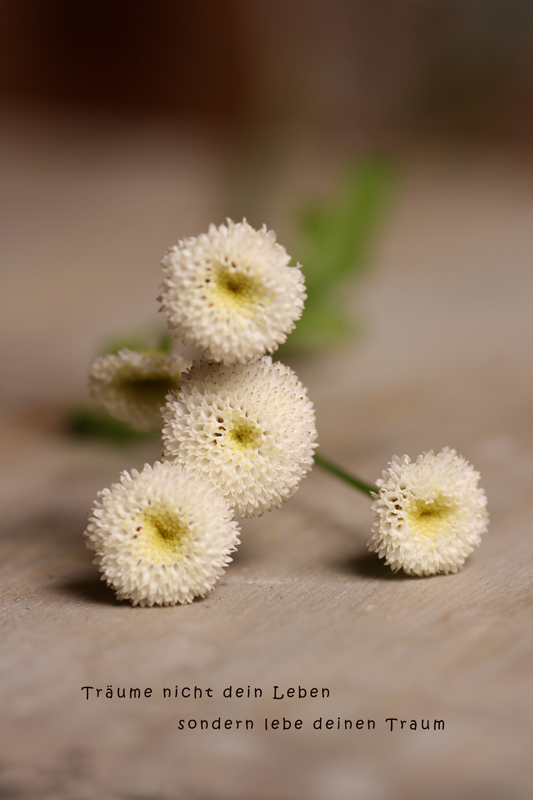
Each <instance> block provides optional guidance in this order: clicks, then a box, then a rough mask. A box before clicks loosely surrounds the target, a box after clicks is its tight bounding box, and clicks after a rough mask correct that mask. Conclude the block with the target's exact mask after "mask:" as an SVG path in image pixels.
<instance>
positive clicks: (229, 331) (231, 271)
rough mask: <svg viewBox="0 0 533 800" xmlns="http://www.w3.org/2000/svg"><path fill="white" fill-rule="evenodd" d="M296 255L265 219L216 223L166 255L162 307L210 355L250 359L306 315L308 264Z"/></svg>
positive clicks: (277, 342) (269, 348) (279, 340)
mask: <svg viewBox="0 0 533 800" xmlns="http://www.w3.org/2000/svg"><path fill="white" fill-rule="evenodd" d="M289 261H290V257H289V256H288V255H287V252H286V251H285V249H284V248H283V247H282V246H281V245H280V244H278V243H277V242H276V236H275V234H274V232H273V231H268V230H267V229H266V227H265V226H263V228H262V229H261V230H259V231H256V230H254V228H252V227H251V225H249V224H248V223H247V222H246V220H243V221H242V222H237V223H235V222H232V221H231V220H227V224H226V225H220V227H218V228H217V227H216V226H215V225H211V226H210V227H209V231H208V233H204V234H201V235H200V236H198V237H191V238H189V239H185V240H183V241H180V242H179V244H178V245H177V246H176V247H173V248H172V249H171V250H170V251H169V252H168V253H167V255H166V256H165V258H164V259H163V262H162V263H163V272H164V281H163V285H162V287H161V295H160V297H159V298H158V299H159V301H160V302H161V303H162V306H161V310H162V311H164V312H165V314H166V316H167V320H168V324H169V327H170V328H171V329H172V330H173V331H174V333H175V335H176V336H180V337H181V338H182V339H183V340H184V341H185V342H194V343H195V344H196V345H198V346H199V347H201V348H202V349H203V350H204V351H205V356H206V358H208V359H210V360H213V361H222V362H223V363H225V364H234V363H235V362H241V363H244V362H246V361H248V360H249V359H251V358H252V357H253V356H256V355H263V354H264V353H272V352H273V351H274V350H276V349H277V347H278V346H279V345H280V344H281V343H282V342H284V341H285V339H286V338H287V334H288V333H290V331H292V329H293V328H294V323H295V321H296V320H298V319H299V318H300V317H301V315H302V312H303V307H304V300H305V298H306V295H305V287H304V278H303V275H302V273H301V270H300V267H299V265H297V266H295V267H290V266H289Z"/></svg>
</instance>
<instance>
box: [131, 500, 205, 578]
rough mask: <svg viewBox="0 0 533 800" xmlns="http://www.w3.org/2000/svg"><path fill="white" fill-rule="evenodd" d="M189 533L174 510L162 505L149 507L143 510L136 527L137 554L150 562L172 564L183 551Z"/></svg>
mask: <svg viewBox="0 0 533 800" xmlns="http://www.w3.org/2000/svg"><path fill="white" fill-rule="evenodd" d="M190 533H191V531H190V529H189V527H188V526H187V525H186V524H185V523H184V522H183V521H182V520H181V519H180V518H179V516H178V515H177V514H176V512H175V511H171V510H169V509H168V508H166V507H165V506H164V505H161V506H159V507H156V508H151V509H149V510H147V511H145V512H144V514H143V517H142V522H140V523H139V525H138V526H137V528H136V533H135V536H136V537H137V538H139V555H142V557H143V560H144V559H147V560H149V561H151V562H152V563H154V562H156V563H159V564H161V563H163V564H173V563H174V562H175V561H176V560H177V558H178V557H179V556H180V555H181V554H182V553H183V550H184V546H185V543H186V542H187V540H188V538H189V536H190Z"/></svg>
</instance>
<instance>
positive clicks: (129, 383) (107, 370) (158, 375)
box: [89, 348, 187, 431]
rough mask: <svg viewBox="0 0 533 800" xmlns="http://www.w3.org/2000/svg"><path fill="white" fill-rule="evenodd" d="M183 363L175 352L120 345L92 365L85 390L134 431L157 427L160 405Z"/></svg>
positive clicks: (175, 383) (181, 369) (174, 387)
mask: <svg viewBox="0 0 533 800" xmlns="http://www.w3.org/2000/svg"><path fill="white" fill-rule="evenodd" d="M186 367H187V365H186V363H185V361H184V360H183V359H182V358H180V357H179V356H176V355H167V354H166V353H155V352H154V353H140V352H135V351H132V350H128V349H126V348H124V349H123V350H121V351H120V352H119V353H118V355H109V356H102V357H101V358H97V359H96V361H95V362H94V364H93V365H92V368H91V372H90V375H89V392H90V394H91V397H92V398H93V400H95V401H96V402H97V403H99V404H100V405H102V406H103V407H104V408H105V409H106V411H107V412H108V413H109V414H111V416H112V417H114V418H115V419H118V420H120V421H121V422H127V423H129V424H130V425H131V427H132V428H133V429H134V430H136V431H149V430H153V429H154V428H160V427H161V407H162V406H164V405H165V398H166V395H167V394H168V393H169V392H170V391H171V390H172V389H176V388H177V386H178V385H179V383H180V381H181V375H182V372H184V371H185V369H186Z"/></svg>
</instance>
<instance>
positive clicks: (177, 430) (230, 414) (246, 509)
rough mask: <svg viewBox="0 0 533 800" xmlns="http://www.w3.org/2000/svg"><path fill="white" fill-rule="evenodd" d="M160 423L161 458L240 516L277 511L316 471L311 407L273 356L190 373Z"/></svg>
mask: <svg viewBox="0 0 533 800" xmlns="http://www.w3.org/2000/svg"><path fill="white" fill-rule="evenodd" d="M163 418H164V426H163V448H164V456H165V458H167V459H169V460H173V461H175V462H176V463H180V464H185V465H186V466H188V467H190V468H191V469H194V470H197V471H198V472H199V473H201V474H202V475H203V476H204V477H206V478H208V479H209V480H211V481H212V482H213V483H214V484H215V485H216V486H217V487H218V488H219V489H220V491H221V492H222V494H223V495H224V496H225V497H227V498H228V500H229V501H230V503H231V504H232V505H233V506H235V509H236V511H237V513H238V514H239V515H240V516H244V517H250V516H253V515H254V514H262V513H263V511H265V510H267V509H269V508H270V507H271V506H279V505H281V503H282V502H283V500H286V499H287V498H288V497H290V496H291V495H292V494H294V492H295V491H296V489H297V488H298V484H299V483H300V480H301V479H302V477H303V476H304V475H305V473H306V472H307V471H308V470H309V469H311V466H312V464H313V451H314V448H315V447H316V444H315V443H314V441H315V439H316V435H317V434H316V426H315V415H314V409H313V404H312V403H311V401H310V400H309V398H308V397H307V390H306V389H305V388H304V386H303V385H302V384H301V383H300V381H299V380H298V378H297V377H296V375H295V374H294V372H293V371H292V370H291V369H290V368H289V367H286V366H285V365H284V364H281V363H279V362H277V363H274V364H273V363H272V359H271V358H270V356H264V357H263V358H255V359H253V360H252V361H250V362H248V363H247V364H244V365H235V366H233V367H232V366H224V365H222V364H208V363H205V362H201V363H200V364H197V365H196V366H193V368H192V369H191V371H190V372H189V373H188V374H187V376H186V377H185V379H184V381H183V383H182V385H181V389H180V391H179V392H175V393H173V394H172V395H171V396H170V397H169V402H168V403H167V406H166V408H165V409H163Z"/></svg>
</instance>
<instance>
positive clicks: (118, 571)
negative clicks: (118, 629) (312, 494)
mask: <svg viewBox="0 0 533 800" xmlns="http://www.w3.org/2000/svg"><path fill="white" fill-rule="evenodd" d="M98 497H99V499H98V500H96V502H95V504H94V507H93V509H92V511H91V514H90V516H89V525H88V526H87V529H86V531H85V534H84V535H85V536H86V537H87V538H86V542H85V543H86V545H87V547H88V548H89V549H91V550H95V551H96V558H95V560H94V563H96V564H98V565H99V568H100V571H101V572H102V580H105V581H107V583H108V585H109V586H111V587H112V588H113V589H114V590H115V592H116V594H117V597H118V599H119V600H131V602H132V603H133V605H134V606H135V605H140V606H153V605H158V606H174V605H176V604H177V603H191V602H192V600H193V598H194V597H197V596H199V597H204V595H206V594H207V592H209V591H210V590H211V589H212V588H213V586H214V584H215V582H216V580H217V579H218V578H219V577H220V576H221V575H222V574H223V572H224V569H225V567H226V566H227V565H228V564H229V562H230V561H231V560H232V559H231V557H230V555H229V554H230V553H231V552H232V551H233V550H235V549H236V546H237V544H239V539H238V535H239V529H238V526H237V523H236V522H234V521H233V519H232V512H231V510H230V508H229V504H228V503H227V501H226V500H224V498H223V497H222V496H221V495H220V494H219V493H218V492H217V491H216V490H215V488H214V487H213V486H212V485H210V484H208V483H207V482H206V481H204V480H202V479H201V478H200V477H199V476H197V475H193V474H191V473H189V472H188V471H187V470H186V469H183V468H182V467H177V466H173V465H171V464H168V463H160V462H159V461H157V462H156V463H155V464H154V465H153V467H151V466H150V465H149V464H146V465H145V467H144V469H143V471H142V472H140V473H139V472H137V470H132V471H131V475H130V474H129V473H128V472H123V473H122V475H121V476H120V483H114V484H113V485H112V486H111V488H110V489H104V490H103V491H102V492H99V494H98Z"/></svg>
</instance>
